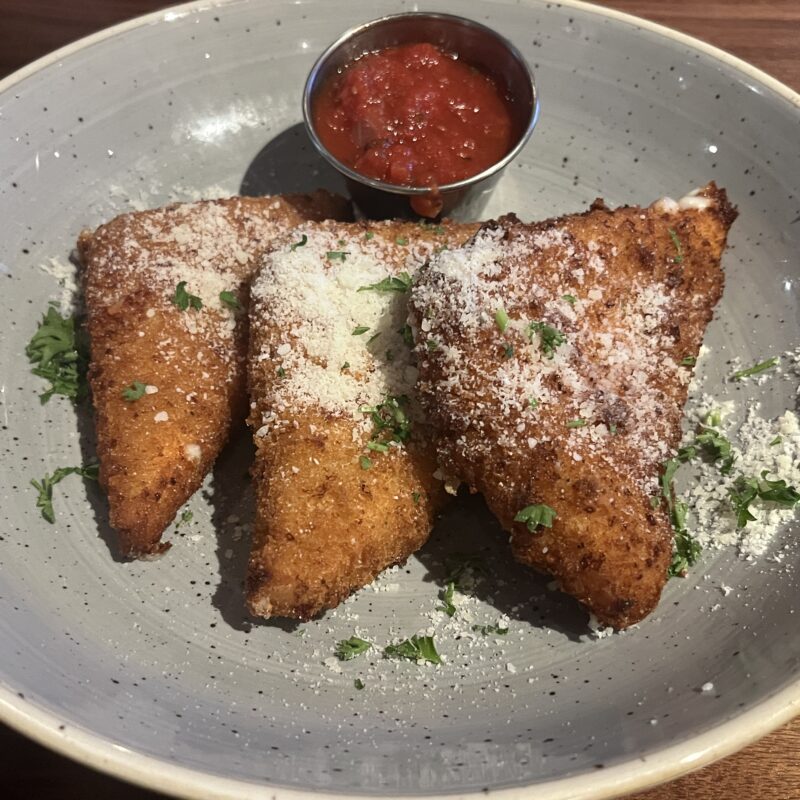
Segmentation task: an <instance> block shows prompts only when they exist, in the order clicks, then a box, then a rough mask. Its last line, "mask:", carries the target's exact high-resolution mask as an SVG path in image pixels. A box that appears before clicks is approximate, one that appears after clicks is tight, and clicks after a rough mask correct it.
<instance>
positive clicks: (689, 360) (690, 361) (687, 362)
mask: <svg viewBox="0 0 800 800" xmlns="http://www.w3.org/2000/svg"><path fill="white" fill-rule="evenodd" d="M696 363H697V359H696V358H695V357H694V356H686V357H685V358H682V359H681V366H682V367H693V366H694V365H695V364H696Z"/></svg>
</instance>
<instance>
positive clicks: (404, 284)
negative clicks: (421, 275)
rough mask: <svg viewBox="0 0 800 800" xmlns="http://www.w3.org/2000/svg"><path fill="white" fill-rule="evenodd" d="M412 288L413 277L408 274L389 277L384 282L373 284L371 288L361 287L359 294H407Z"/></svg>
mask: <svg viewBox="0 0 800 800" xmlns="http://www.w3.org/2000/svg"><path fill="white" fill-rule="evenodd" d="M410 288H411V276H410V275H409V274H408V273H407V272H400V273H398V274H397V275H389V276H388V277H387V278H384V279H383V280H382V281H378V282H377V283H371V284H369V286H360V287H359V289H358V291H359V292H370V291H373V292H407V291H408V290H409V289H410Z"/></svg>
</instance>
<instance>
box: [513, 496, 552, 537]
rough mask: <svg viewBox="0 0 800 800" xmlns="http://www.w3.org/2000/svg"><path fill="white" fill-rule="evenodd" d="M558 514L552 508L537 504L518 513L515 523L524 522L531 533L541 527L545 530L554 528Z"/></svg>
mask: <svg viewBox="0 0 800 800" xmlns="http://www.w3.org/2000/svg"><path fill="white" fill-rule="evenodd" d="M556 516H557V514H556V512H555V510H554V509H552V508H550V506H546V505H545V504H544V503H537V504H536V505H532V506H525V508H523V509H522V511H518V512H517V516H516V517H514V522H524V523H525V524H526V525H527V526H528V530H529V531H535V530H536V529H537V528H538V527H539V526H540V525H542V526H543V527H545V528H552V527H553V520H554V519H555V518H556Z"/></svg>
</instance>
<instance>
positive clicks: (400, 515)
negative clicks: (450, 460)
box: [246, 222, 477, 619]
mask: <svg viewBox="0 0 800 800" xmlns="http://www.w3.org/2000/svg"><path fill="white" fill-rule="evenodd" d="M476 229H477V225H455V224H444V225H440V226H430V225H425V226H422V225H418V224H415V223H410V222H409V223H406V222H383V223H364V224H352V225H346V224H336V223H320V224H307V225H301V226H299V227H298V228H297V229H296V230H295V231H293V232H292V234H291V236H290V237H288V238H286V239H284V240H283V242H282V243H281V244H280V245H279V246H277V247H276V248H275V249H274V250H273V251H272V252H271V253H268V254H267V255H266V256H265V258H264V263H263V266H262V268H261V270H260V272H259V274H258V276H257V278H256V279H255V281H254V283H253V302H252V305H251V309H250V337H251V338H250V357H249V389H250V399H251V410H250V419H249V422H250V425H251V427H252V429H253V433H254V439H255V445H256V459H255V466H254V468H253V480H254V486H255V494H256V520H255V525H254V532H253V543H252V551H251V556H250V563H249V569H248V575H247V587H246V590H247V605H248V608H249V610H250V612H251V613H252V614H254V615H256V616H260V617H294V618H297V619H309V618H310V617H313V616H315V615H317V614H319V613H321V612H322V611H324V610H325V609H329V608H333V607H335V606H336V605H338V604H339V603H340V602H341V601H342V600H344V599H345V598H346V597H347V596H348V595H349V594H350V593H351V592H352V591H354V590H355V589H358V588H360V587H362V586H364V585H366V584H368V583H369V582H370V581H372V580H373V579H374V578H375V577H376V576H377V575H378V573H379V572H381V570H383V569H385V568H386V567H388V566H391V565H393V564H397V563H401V562H404V561H405V560H406V559H407V558H408V556H409V555H411V554H412V553H413V552H414V551H415V550H417V549H418V548H419V547H420V546H421V545H422V544H423V543H424V542H425V540H426V539H427V538H428V536H429V534H430V531H431V527H432V526H433V522H434V515H435V513H436V510H437V508H438V506H439V504H440V502H441V498H442V496H443V492H442V484H441V482H440V481H438V480H437V479H435V478H434V472H435V471H436V465H435V457H434V454H433V451H432V450H431V448H430V444H429V436H428V435H427V430H426V424H425V421H424V418H423V417H422V415H421V413H420V408H419V405H418V403H417V402H416V400H415V398H414V393H413V389H414V384H415V382H416V378H417V369H416V366H415V364H414V358H413V356H412V346H413V342H412V340H411V338H410V331H409V329H408V326H407V324H406V316H407V302H408V295H409V290H410V288H411V283H412V281H413V279H414V276H415V274H416V273H417V270H418V269H419V267H420V266H421V265H422V264H423V263H424V262H425V261H426V260H427V258H428V257H430V256H431V255H432V254H433V253H434V252H436V251H438V250H441V249H442V248H445V247H454V246H457V245H460V244H463V243H464V242H465V241H466V240H467V239H468V238H469V237H470V236H471V235H472V234H473V233H474V232H475V230H476Z"/></svg>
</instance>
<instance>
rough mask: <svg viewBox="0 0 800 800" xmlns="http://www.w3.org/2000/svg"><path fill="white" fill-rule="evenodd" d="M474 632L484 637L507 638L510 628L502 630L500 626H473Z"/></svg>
mask: <svg viewBox="0 0 800 800" xmlns="http://www.w3.org/2000/svg"><path fill="white" fill-rule="evenodd" d="M472 630H473V631H475V632H476V633H480V634H482V635H483V636H491V635H494V636H505V635H506V634H507V633H508V628H501V627H500V626H499V625H473V626H472Z"/></svg>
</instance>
